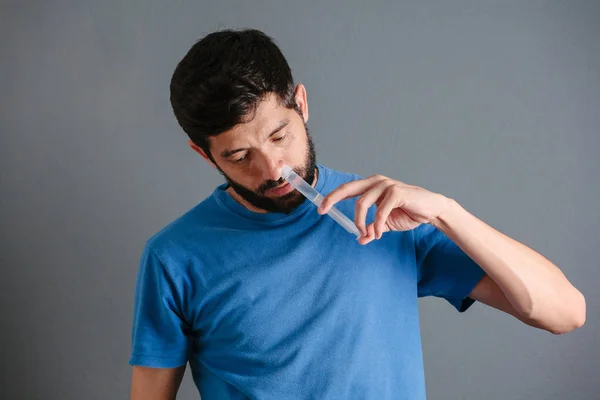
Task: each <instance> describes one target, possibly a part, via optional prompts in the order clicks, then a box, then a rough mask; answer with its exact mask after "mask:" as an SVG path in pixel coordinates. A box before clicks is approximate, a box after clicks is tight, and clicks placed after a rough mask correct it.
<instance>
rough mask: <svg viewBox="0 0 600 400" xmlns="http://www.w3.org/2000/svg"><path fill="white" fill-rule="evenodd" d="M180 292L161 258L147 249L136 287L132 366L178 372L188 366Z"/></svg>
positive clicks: (186, 338) (186, 336) (185, 332)
mask: <svg viewBox="0 0 600 400" xmlns="http://www.w3.org/2000/svg"><path fill="white" fill-rule="evenodd" d="M179 289H180V288H178V287H177V284H176V282H175V281H174V280H173V279H172V277H171V276H170V274H169V273H168V270H167V269H166V267H165V265H164V264H163V263H162V262H161V260H160V259H159V257H158V256H157V255H156V254H155V252H154V251H153V250H152V249H151V248H149V247H148V246H146V247H145V248H144V251H143V254H142V257H141V260H140V265H139V271H138V276H137V283H136V287H135V300H134V311H133V328H132V350H131V357H130V359H129V365H139V366H146V367H154V368H175V367H179V366H181V365H184V364H185V363H186V362H187V360H188V351H189V347H190V346H189V344H190V340H189V336H188V334H189V328H188V324H187V323H186V322H185V319H184V317H183V313H182V312H181V303H182V300H181V297H180V293H179V292H180V291H179Z"/></svg>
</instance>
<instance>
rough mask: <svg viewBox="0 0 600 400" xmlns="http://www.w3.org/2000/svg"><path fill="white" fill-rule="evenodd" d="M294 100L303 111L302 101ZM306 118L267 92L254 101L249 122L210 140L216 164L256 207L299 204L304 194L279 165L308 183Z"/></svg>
mask: <svg viewBox="0 0 600 400" xmlns="http://www.w3.org/2000/svg"><path fill="white" fill-rule="evenodd" d="M302 94H303V92H302V93H300V94H299V96H301V97H302ZM297 97H298V96H297ZM299 100H300V101H299V103H300V104H299V107H300V109H301V110H302V109H303V108H305V104H302V101H303V99H302V98H300V99H299ZM304 101H305V95H304ZM303 114H305V115H306V114H307V113H304V111H303ZM306 119H307V117H304V118H303V117H302V116H300V115H299V114H298V113H297V112H296V110H293V109H287V108H285V107H283V106H281V105H280V104H279V103H278V101H277V98H276V97H275V96H270V97H267V98H266V99H265V100H264V101H263V102H261V103H260V104H259V105H258V107H257V109H256V114H255V116H254V118H253V119H252V120H251V121H248V122H246V123H243V124H240V125H238V126H236V127H234V128H233V129H231V130H229V131H226V132H224V133H222V134H220V135H218V136H215V137H211V138H210V152H211V155H212V158H213V160H214V162H215V164H216V165H215V166H216V168H217V169H218V170H219V171H220V172H221V174H222V175H223V176H224V177H225V179H226V180H227V182H228V183H229V185H230V186H231V188H232V189H233V190H234V191H235V192H236V193H237V194H238V195H239V196H240V197H241V198H242V199H243V200H245V201H246V202H248V203H250V204H251V205H252V206H254V207H256V208H258V209H260V210H264V211H267V212H281V213H290V212H292V211H293V210H294V209H296V208H297V207H298V206H299V205H300V204H302V203H303V202H304V200H305V198H304V196H303V195H302V194H301V193H300V192H298V191H297V190H295V189H294V188H293V187H292V186H291V185H289V184H288V183H286V182H285V181H284V180H283V179H281V167H282V165H283V163H285V164H287V165H289V166H290V167H292V168H293V169H294V171H295V172H296V173H297V174H298V175H300V176H301V177H302V178H304V179H305V180H306V181H307V182H308V183H309V184H312V183H313V181H314V178H315V167H316V165H315V164H316V158H315V149H314V144H313V142H312V140H311V137H310V134H309V132H308V129H307V127H306Z"/></svg>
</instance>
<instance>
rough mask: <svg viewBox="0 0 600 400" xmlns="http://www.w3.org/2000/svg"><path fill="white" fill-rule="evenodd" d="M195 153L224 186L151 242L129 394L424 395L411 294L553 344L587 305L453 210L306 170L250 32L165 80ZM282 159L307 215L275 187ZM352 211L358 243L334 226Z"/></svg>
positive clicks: (217, 45) (297, 117)
mask: <svg viewBox="0 0 600 400" xmlns="http://www.w3.org/2000/svg"><path fill="white" fill-rule="evenodd" d="M171 102H172V106H173V109H174V113H175V116H176V118H177V120H178V122H179V124H180V125H181V127H182V128H183V130H184V131H185V132H186V133H187V134H188V136H189V139H190V141H189V143H190V146H191V147H192V149H194V150H195V151H196V152H197V153H198V154H200V155H201V156H202V157H203V158H204V159H205V160H206V161H208V163H209V164H210V165H212V166H213V167H214V168H216V169H217V170H218V171H219V172H220V173H221V174H222V175H223V176H224V178H225V179H226V181H227V183H226V184H223V185H221V186H219V187H217V188H216V189H215V190H214V192H213V193H212V195H211V196H209V197H208V198H206V199H205V200H204V201H202V202H201V203H199V204H198V205H197V206H195V207H194V208H192V209H191V210H190V211H189V212H187V213H186V214H185V215H183V216H181V217H179V218H178V219H177V220H175V221H173V222H172V223H171V224H169V225H168V226H167V227H165V228H164V229H162V230H161V231H160V232H158V233H157V234H156V235H154V236H153V237H152V238H150V239H149V240H148V242H147V243H146V246H145V248H144V252H143V255H142V258H141V263H140V270H139V275H138V282H137V286H136V297H135V312H134V323H133V350H132V354H131V359H130V364H131V365H133V366H134V367H133V379H132V390H131V398H132V399H135V400H141V399H143V400H147V399H174V398H175V396H176V392H177V390H178V387H179V385H180V382H181V378H182V375H183V373H184V369H185V366H186V363H188V362H189V364H190V367H191V370H192V373H193V377H194V381H195V384H196V386H197V387H198V389H199V391H200V394H201V397H202V399H203V400H211V399H246V398H251V399H277V400H283V399H285V400H293V399H377V400H385V399H411V400H415V399H417V400H418V399H424V398H425V383H424V377H423V359H422V351H421V339H420V332H419V321H418V307H417V298H418V297H420V296H436V297H440V298H444V299H446V300H447V301H448V302H449V303H450V304H451V305H452V306H454V307H455V308H456V309H457V310H458V311H460V312H463V311H465V310H466V309H467V308H469V307H470V306H471V304H473V302H475V301H480V302H482V303H485V304H487V305H489V306H491V307H495V308H497V309H499V310H502V311H504V312H506V313H509V314H511V315H513V316H514V317H516V318H518V319H519V320H521V321H523V322H524V323H526V324H529V325H531V326H533V327H537V328H541V329H544V330H547V331H550V332H552V333H555V334H561V333H566V332H569V331H571V330H573V329H576V328H578V327H580V326H581V325H583V323H584V321H585V300H584V297H583V295H582V294H581V293H580V292H579V291H578V290H577V289H576V288H574V287H573V286H572V285H571V284H570V283H569V282H568V280H567V279H566V278H565V276H564V275H563V274H562V273H561V271H560V270H559V269H558V268H557V267H556V266H554V265H553V264H552V263H550V262H549V261H548V260H547V259H545V258H544V257H542V256H541V255H539V254H538V253H536V252H534V251H533V250H531V249H529V248H528V247H526V246H524V245H522V244H520V243H518V242H516V241H515V240H513V239H511V238H509V237H507V236H505V235H503V234H501V233H499V232H498V231H496V230H494V229H493V228H491V227H489V226H488V225H486V224H485V223H483V222H482V221H480V220H479V219H477V218H476V217H474V216H473V215H471V214H469V213H468V212H467V211H466V210H464V209H463V208H462V207H461V206H460V205H459V204H458V203H457V202H456V201H454V200H452V199H449V198H447V197H444V196H443V195H441V194H438V193H432V192H430V191H427V190H425V189H422V188H420V187H417V186H412V185H407V184H405V183H402V182H400V181H398V180H395V179H391V178H388V177H384V176H372V177H369V178H366V179H363V178H361V177H359V176H356V175H352V174H347V173H342V172H338V171H335V170H332V169H330V168H327V167H326V166H324V165H322V164H317V163H316V159H315V149H314V146H313V142H312V140H311V136H310V134H309V131H308V129H307V127H306V122H307V121H308V104H307V95H306V90H305V88H304V87H303V86H302V85H300V84H298V85H296V84H294V82H293V79H292V74H291V71H290V68H289V66H288V64H287V62H286V60H285V58H284V56H283V55H282V53H281V52H280V50H279V49H278V47H277V46H276V45H275V44H274V43H273V41H272V40H271V39H270V38H269V37H268V36H266V35H265V34H263V33H262V32H260V31H256V30H242V31H229V30H227V31H220V32H215V33H212V34H210V35H208V36H206V37H205V38H204V39H202V40H201V41H199V42H197V43H196V44H195V45H194V46H193V47H192V48H191V49H190V50H189V52H188V53H187V55H186V56H185V57H184V58H183V59H182V60H181V62H180V63H179V64H178V65H177V68H176V70H175V72H174V74H173V77H172V81H171ZM283 164H287V165H290V166H292V167H293V168H294V170H295V171H296V172H297V173H298V174H300V175H301V176H302V177H303V178H304V179H305V180H306V181H307V182H309V183H310V184H312V185H313V186H314V187H315V188H316V189H317V190H318V191H319V192H321V193H323V194H327V196H326V197H325V200H324V201H323V204H322V206H321V207H320V209H319V210H318V212H317V211H316V209H315V207H314V206H313V205H312V204H311V203H310V202H308V201H305V199H304V197H303V196H302V195H301V194H300V193H298V192H297V191H296V190H294V189H293V187H292V186H290V185H289V184H287V183H285V182H284V181H283V180H282V179H281V167H282V166H283ZM334 204H335V205H336V206H337V207H338V208H339V209H340V210H341V211H342V212H344V213H345V214H346V215H349V216H351V217H352V216H354V221H355V223H356V225H357V227H358V229H359V230H360V231H361V233H362V236H361V237H360V238H359V240H354V239H355V238H354V237H353V236H352V235H350V234H349V233H347V232H346V231H345V230H344V229H343V228H341V227H340V226H339V225H337V224H336V223H335V221H334V220H333V219H331V218H330V217H328V216H326V215H323V214H324V213H326V212H327V210H328V209H329V208H330V207H331V206H333V205H334Z"/></svg>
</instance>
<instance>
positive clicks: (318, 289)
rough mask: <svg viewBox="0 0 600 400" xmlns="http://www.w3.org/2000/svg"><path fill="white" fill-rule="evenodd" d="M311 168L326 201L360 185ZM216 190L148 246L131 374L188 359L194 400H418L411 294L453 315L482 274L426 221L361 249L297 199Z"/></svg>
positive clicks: (419, 362) (420, 383) (418, 354)
mask: <svg viewBox="0 0 600 400" xmlns="http://www.w3.org/2000/svg"><path fill="white" fill-rule="evenodd" d="M318 170H319V174H318V180H317V184H316V189H317V190H318V191H320V192H321V193H323V194H324V195H325V194H327V193H329V192H331V191H332V190H333V189H335V188H336V187H338V186H339V185H341V184H342V183H344V182H348V181H351V180H355V179H360V178H361V177H359V176H357V175H351V174H346V173H341V172H338V171H334V170H332V169H329V168H327V167H325V166H323V165H320V164H319V165H318ZM225 188H226V185H225V184H223V185H221V186H219V187H217V188H216V189H215V191H214V193H213V194H212V195H211V196H210V197H208V198H207V199H205V200H204V201H203V202H201V203H200V204H198V205H197V206H195V207H194V208H193V209H191V210H190V211H189V212H187V213H186V214H184V215H183V216H181V217H179V218H178V219H177V220H175V221H173V222H172V223H171V224H169V225H168V226H167V227H165V228H164V229H162V230H161V231H160V232H159V233H157V234H156V235H154V236H153V237H152V238H150V239H149V240H148V242H147V243H146V246H145V248H144V252H143V256H142V258H141V263H140V269H139V275H138V281H137V285H136V294H135V307H134V308H135V310H134V319H133V333H132V339H133V349H132V354H131V358H130V361H129V363H130V365H141V366H148V367H159V368H171V367H177V366H181V365H183V364H185V363H186V362H189V364H190V368H191V370H192V373H193V378H194V382H195V384H196V386H197V387H198V389H199V391H200V394H201V397H202V399H203V400H214V399H219V400H222V399H261V400H263V399H264V400H267V399H273V400H283V399H285V400H295V399H319V400H321V399H372V400H386V399H390V400H391V399H394V400H398V399H411V400H420V399H425V380H424V371H423V357H422V349H421V336H420V331H419V316H418V307H417V297H419V296H438V297H442V298H445V299H446V300H447V301H448V302H449V303H450V304H452V305H453V306H454V307H455V308H456V309H458V310H459V311H464V310H466V309H467V308H468V307H469V306H470V305H471V304H472V303H473V300H471V299H469V298H468V297H467V296H468V294H469V293H470V291H471V290H472V289H473V287H474V286H475V284H476V283H477V282H478V281H479V280H480V279H481V278H482V277H483V275H484V272H483V271H482V269H481V268H479V266H477V265H476V264H475V263H474V262H473V261H472V260H471V259H470V258H469V257H468V256H467V255H466V254H465V253H463V252H462V251H461V250H460V249H459V248H458V247H457V246H456V245H455V244H454V243H453V242H451V241H450V240H449V239H448V238H447V237H446V236H445V235H444V234H442V233H441V232H440V231H438V230H437V229H435V228H434V227H432V226H431V225H421V226H419V227H418V228H416V229H414V230H412V231H406V232H388V233H385V234H384V235H383V236H382V238H381V239H380V240H376V241H373V242H371V243H369V244H367V245H360V244H359V243H358V242H357V241H356V239H355V237H354V236H353V235H351V234H349V233H347V232H346V231H345V230H344V229H343V228H342V227H341V226H340V225H338V224H337V223H336V222H335V221H334V220H333V219H331V218H330V217H329V216H327V215H319V214H318V213H317V211H316V207H315V206H314V205H313V204H311V203H310V202H308V201H305V202H304V203H302V204H301V205H300V206H299V207H298V208H297V209H296V210H295V211H294V212H292V213H291V214H289V215H285V214H279V213H266V214H259V213H255V212H252V211H250V210H248V209H246V208H245V207H243V206H242V205H240V204H239V203H237V202H236V201H235V200H234V199H233V198H232V197H231V196H230V195H229V194H228V193H227V192H226V191H225V190H224V189H225ZM355 201H356V199H348V200H344V201H342V202H340V203H338V208H339V209H340V210H341V211H342V212H344V213H345V214H346V215H348V216H349V217H350V218H352V217H353V215H354V203H355ZM374 211H375V210H374V207H372V208H371V209H370V210H369V214H368V220H367V222H371V221H372V220H373V218H374Z"/></svg>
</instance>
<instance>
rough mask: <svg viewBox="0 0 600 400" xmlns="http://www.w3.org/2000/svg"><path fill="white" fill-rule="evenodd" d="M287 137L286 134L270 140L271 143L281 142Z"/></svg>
mask: <svg viewBox="0 0 600 400" xmlns="http://www.w3.org/2000/svg"><path fill="white" fill-rule="evenodd" d="M286 136H287V134H283V135H281V136H278V137H274V138H273V139H271V141H272V142H281V141H282V140H283V139H285V138H286Z"/></svg>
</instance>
